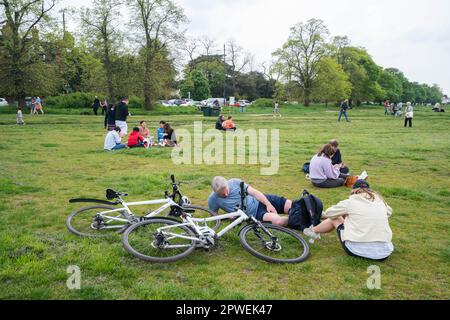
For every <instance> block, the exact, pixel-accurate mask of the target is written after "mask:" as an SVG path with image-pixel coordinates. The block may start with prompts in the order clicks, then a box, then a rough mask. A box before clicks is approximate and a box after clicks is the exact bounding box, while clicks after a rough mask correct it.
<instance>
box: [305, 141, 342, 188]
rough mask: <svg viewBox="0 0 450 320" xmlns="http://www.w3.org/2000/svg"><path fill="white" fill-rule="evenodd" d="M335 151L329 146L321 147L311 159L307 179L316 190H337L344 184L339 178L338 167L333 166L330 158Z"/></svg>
mask: <svg viewBox="0 0 450 320" xmlns="http://www.w3.org/2000/svg"><path fill="white" fill-rule="evenodd" d="M334 154H335V149H334V147H333V146H332V145H331V144H326V145H325V146H323V147H322V149H321V150H320V151H319V153H318V154H316V155H315V156H314V157H313V158H312V159H311V163H310V166H309V177H310V179H311V183H312V184H313V186H315V187H317V188H338V187H342V186H343V185H344V183H345V179H344V177H341V171H340V165H336V166H333V163H332V161H331V158H333V156H334Z"/></svg>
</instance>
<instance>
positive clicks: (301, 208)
mask: <svg viewBox="0 0 450 320" xmlns="http://www.w3.org/2000/svg"><path fill="white" fill-rule="evenodd" d="M322 211H323V203H322V201H321V200H320V199H319V198H318V197H316V196H315V195H312V194H309V192H308V191H306V190H305V191H304V192H303V195H302V197H301V198H300V199H299V200H297V201H294V202H293V203H292V208H291V210H289V228H291V229H295V230H300V231H303V230H304V229H306V228H309V227H311V226H317V225H319V224H320V218H321V217H322Z"/></svg>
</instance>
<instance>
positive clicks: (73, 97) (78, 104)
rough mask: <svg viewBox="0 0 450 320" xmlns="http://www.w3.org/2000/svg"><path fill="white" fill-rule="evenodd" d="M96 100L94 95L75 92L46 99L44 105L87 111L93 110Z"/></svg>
mask: <svg viewBox="0 0 450 320" xmlns="http://www.w3.org/2000/svg"><path fill="white" fill-rule="evenodd" d="M99 97H100V96H99ZM100 98H102V97H100ZM94 99H95V94H94V93H82V92H75V93H72V94H65V95H60V96H53V97H48V98H47V99H45V101H44V105H45V106H48V107H53V108H63V109H86V108H91V106H92V103H93V102H94Z"/></svg>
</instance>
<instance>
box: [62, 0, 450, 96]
mask: <svg viewBox="0 0 450 320" xmlns="http://www.w3.org/2000/svg"><path fill="white" fill-rule="evenodd" d="M176 2H177V3H178V4H179V5H181V6H182V7H183V8H184V9H185V12H186V15H187V16H188V18H189V20H190V23H189V25H188V26H187V28H188V34H189V35H191V36H196V37H199V36H203V35H207V36H209V37H212V38H214V39H216V40H217V43H218V44H220V45H222V46H223V43H224V42H225V41H227V40H228V39H230V38H233V39H235V40H236V41H237V42H238V43H239V44H240V45H241V46H242V47H244V49H245V50H247V51H250V52H252V53H253V54H254V55H255V57H256V60H257V61H258V62H263V61H268V60H270V59H271V53H272V52H273V51H275V50H276V49H277V48H279V47H281V45H282V44H283V43H284V42H285V41H286V39H287V37H288V35H289V28H290V27H292V26H293V25H295V24H296V23H297V22H306V21H307V20H308V19H311V18H317V19H322V20H324V21H325V23H326V25H327V26H328V28H329V29H330V33H331V35H332V36H335V35H347V36H348V37H349V38H350V40H351V42H352V45H355V46H362V47H365V48H366V49H367V50H368V51H369V53H370V54H371V55H372V56H373V58H374V60H375V62H376V63H377V64H379V65H381V66H383V67H395V68H398V69H400V70H402V71H403V72H404V73H405V75H406V76H407V77H408V78H409V79H410V80H411V81H418V82H423V83H428V84H433V83H437V84H439V85H440V86H441V87H442V88H443V89H444V93H446V94H450V1H449V0H421V1H418V0H410V1H407V0H394V1H393V0H363V1H361V0H340V1H335V0H176ZM76 3H77V4H76V6H81V5H86V6H89V5H90V3H91V0H78V1H77V2H76ZM63 4H66V5H70V6H73V5H74V1H69V0H64V1H63Z"/></svg>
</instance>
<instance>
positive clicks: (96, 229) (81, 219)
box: [67, 206, 127, 237]
mask: <svg viewBox="0 0 450 320" xmlns="http://www.w3.org/2000/svg"><path fill="white" fill-rule="evenodd" d="M109 210H114V208H112V207H105V206H94V207H88V208H82V209H80V210H78V211H76V212H74V213H72V214H71V215H70V216H69V217H68V219H67V227H68V228H69V230H70V231H71V232H73V233H75V234H77V235H79V236H86V237H105V236H108V235H112V234H115V233H119V232H120V231H121V230H123V229H124V228H125V227H126V226H127V223H125V222H124V221H119V220H118V219H122V220H123V217H122V216H121V215H120V214H117V213H114V214H110V215H108V217H103V216H102V215H101V212H105V211H109ZM116 215H117V219H114V218H113V217H114V216H116Z"/></svg>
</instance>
